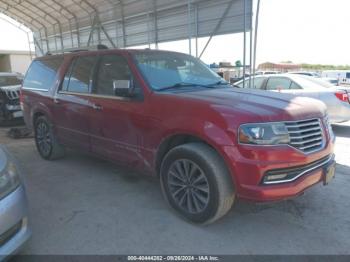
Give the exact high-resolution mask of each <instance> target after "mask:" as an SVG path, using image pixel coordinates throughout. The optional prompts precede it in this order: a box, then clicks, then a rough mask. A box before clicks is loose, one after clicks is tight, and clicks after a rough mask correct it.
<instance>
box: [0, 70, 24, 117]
mask: <svg viewBox="0 0 350 262" xmlns="http://www.w3.org/2000/svg"><path fill="white" fill-rule="evenodd" d="M21 85H22V77H21V76H20V75H19V74H16V73H0V123H2V122H5V121H9V120H12V119H16V118H20V117H22V116H23V113H22V111H21V107H20V104H19V94H20V88H21Z"/></svg>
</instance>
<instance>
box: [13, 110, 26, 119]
mask: <svg viewBox="0 0 350 262" xmlns="http://www.w3.org/2000/svg"><path fill="white" fill-rule="evenodd" d="M12 116H13V118H18V117H23V112H22V111H17V112H13V113H12Z"/></svg>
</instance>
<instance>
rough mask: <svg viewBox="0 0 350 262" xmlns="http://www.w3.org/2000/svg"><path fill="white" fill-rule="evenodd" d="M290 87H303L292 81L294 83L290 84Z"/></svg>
mask: <svg viewBox="0 0 350 262" xmlns="http://www.w3.org/2000/svg"><path fill="white" fill-rule="evenodd" d="M290 89H302V88H301V86H300V85H298V84H297V83H295V82H292V84H291V85H290Z"/></svg>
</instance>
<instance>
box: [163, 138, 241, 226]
mask: <svg viewBox="0 0 350 262" xmlns="http://www.w3.org/2000/svg"><path fill="white" fill-rule="evenodd" d="M161 185H162V190H163V194H164V196H165V198H166V200H167V201H168V203H169V204H170V206H171V207H173V208H174V209H175V210H176V211H177V212H178V213H180V214H181V215H182V216H183V217H184V218H186V219H188V220H190V221H192V222H194V223H204V224H208V223H212V222H214V221H215V220H217V219H219V218H220V217H222V216H224V215H225V214H226V213H227V212H228V211H229V210H230V208H231V206H232V205H233V202H234V199H235V194H234V188H233V184H232V179H231V178H230V174H229V172H228V170H227V168H226V165H225V163H224V161H223V159H222V158H221V157H220V156H219V155H218V154H217V153H216V152H215V150H214V149H212V148H211V147H209V146H207V145H205V144H202V143H190V144H185V145H181V146H178V147H175V148H173V149H172V150H171V151H170V152H169V153H168V154H167V155H166V156H165V158H164V160H163V163H162V167H161Z"/></svg>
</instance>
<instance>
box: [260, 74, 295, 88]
mask: <svg viewBox="0 0 350 262" xmlns="http://www.w3.org/2000/svg"><path fill="white" fill-rule="evenodd" d="M291 84H292V81H291V80H289V79H288V78H284V77H270V78H269V80H268V81H267V85H266V89H267V90H285V89H289V88H290V85H291Z"/></svg>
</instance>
